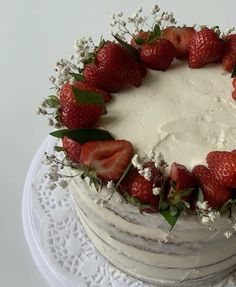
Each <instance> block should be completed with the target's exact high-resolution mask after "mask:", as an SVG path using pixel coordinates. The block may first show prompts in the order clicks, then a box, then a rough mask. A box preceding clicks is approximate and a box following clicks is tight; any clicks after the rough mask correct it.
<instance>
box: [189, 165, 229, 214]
mask: <svg viewBox="0 0 236 287" xmlns="http://www.w3.org/2000/svg"><path fill="white" fill-rule="evenodd" d="M192 172H193V174H194V175H195V176H196V178H197V181H198V184H199V186H200V188H201V190H202V193H203V196H204V200H206V201H207V202H208V204H209V206H210V207H212V208H219V207H221V206H222V205H223V204H224V203H226V202H227V201H228V200H229V199H230V198H231V191H230V190H229V189H227V188H225V187H223V186H222V185H221V183H220V182H219V181H218V180H217V179H216V178H215V177H214V176H212V174H211V172H210V170H209V169H208V168H207V167H205V166H203V165H198V166H195V167H194V169H193V171H192Z"/></svg>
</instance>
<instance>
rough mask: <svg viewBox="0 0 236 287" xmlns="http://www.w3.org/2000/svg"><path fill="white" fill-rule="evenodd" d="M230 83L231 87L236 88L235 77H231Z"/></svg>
mask: <svg viewBox="0 0 236 287" xmlns="http://www.w3.org/2000/svg"><path fill="white" fill-rule="evenodd" d="M232 85H233V88H235V89H236V77H234V78H233V81H232Z"/></svg>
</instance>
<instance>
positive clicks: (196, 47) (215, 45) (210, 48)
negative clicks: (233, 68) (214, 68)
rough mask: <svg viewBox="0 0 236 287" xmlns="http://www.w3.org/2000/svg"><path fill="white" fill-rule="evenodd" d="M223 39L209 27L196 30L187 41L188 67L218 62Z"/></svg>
mask: <svg viewBox="0 0 236 287" xmlns="http://www.w3.org/2000/svg"><path fill="white" fill-rule="evenodd" d="M222 48H223V41H222V40H221V39H220V38H219V37H218V35H217V34H216V33H215V32H214V31H213V30H212V29H209V28H203V29H201V30H200V31H198V32H196V33H195V34H194V35H193V37H192V39H191V41H190V43H189V58H188V64H189V67H190V68H201V67H203V66H205V65H207V64H210V63H215V62H219V61H220V60H221V58H222Z"/></svg>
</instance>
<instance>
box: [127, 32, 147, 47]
mask: <svg viewBox="0 0 236 287" xmlns="http://www.w3.org/2000/svg"><path fill="white" fill-rule="evenodd" d="M149 35H150V32H145V31H140V32H138V34H137V35H135V36H134V37H133V38H132V40H131V42H130V45H131V46H133V47H134V48H135V49H137V50H139V49H140V48H141V46H142V44H141V43H140V44H138V42H146V41H147V40H148V37H149Z"/></svg>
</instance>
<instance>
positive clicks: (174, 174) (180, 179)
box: [170, 162, 196, 191]
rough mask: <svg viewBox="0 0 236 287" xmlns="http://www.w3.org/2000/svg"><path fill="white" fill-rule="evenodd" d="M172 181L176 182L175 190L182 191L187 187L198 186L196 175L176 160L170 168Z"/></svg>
mask: <svg viewBox="0 0 236 287" xmlns="http://www.w3.org/2000/svg"><path fill="white" fill-rule="evenodd" d="M170 178H171V181H172V182H173V181H174V182H175V183H176V186H175V190H176V191H181V190H184V189H186V188H193V187H195V186H196V178H195V176H194V175H193V174H192V173H191V172H190V171H189V170H187V168H186V167H185V166H184V165H182V164H178V163H176V162H173V163H172V165H171V170H170Z"/></svg>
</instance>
